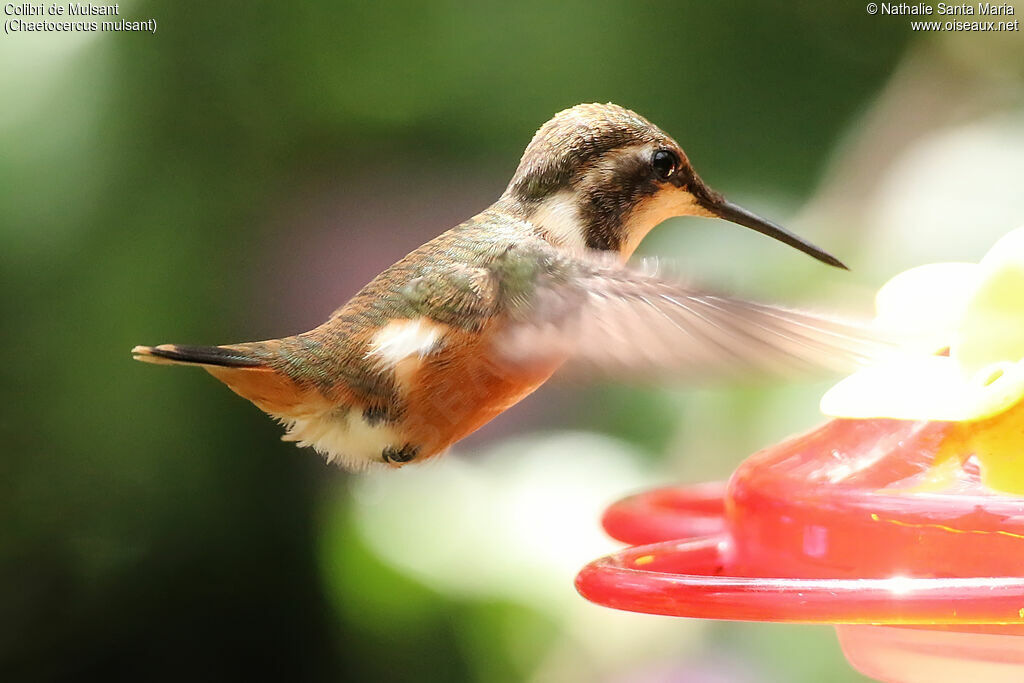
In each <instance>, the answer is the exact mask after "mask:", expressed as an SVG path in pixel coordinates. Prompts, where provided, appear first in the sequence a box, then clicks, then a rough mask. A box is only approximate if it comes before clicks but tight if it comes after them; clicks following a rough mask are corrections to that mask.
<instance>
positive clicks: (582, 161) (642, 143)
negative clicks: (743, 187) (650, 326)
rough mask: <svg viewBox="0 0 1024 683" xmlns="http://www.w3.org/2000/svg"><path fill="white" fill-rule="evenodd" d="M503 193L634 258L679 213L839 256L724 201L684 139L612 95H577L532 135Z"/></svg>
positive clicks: (594, 245)
mask: <svg viewBox="0 0 1024 683" xmlns="http://www.w3.org/2000/svg"><path fill="white" fill-rule="evenodd" d="M501 202H502V203H503V204H504V206H505V207H506V208H510V209H512V210H514V211H515V212H516V213H517V214H520V215H522V216H524V217H525V218H526V219H527V220H529V221H530V222H531V223H533V224H534V225H535V226H536V227H537V228H538V229H539V230H540V231H541V232H542V233H543V234H544V236H545V237H546V238H547V239H549V240H550V241H551V242H553V243H555V244H558V245H560V246H563V247H566V248H572V249H596V250H601V251H615V252H618V253H619V254H621V256H622V258H623V259H626V258H629V256H630V255H631V254H632V253H633V251H634V250H635V249H636V247H637V246H638V245H639V244H640V241H641V240H642V239H643V238H644V237H645V236H646V235H647V233H648V232H650V230H651V229H652V228H653V227H654V226H656V225H658V224H659V223H661V222H662V221H664V220H665V219H667V218H671V217H673V216H708V217H715V218H724V219H725V220H727V221H731V222H733V223H737V224H739V225H743V226H745V227H748V228H752V229H754V230H757V231H758V232H760V233H763V234H765V235H768V236H770V237H773V238H775V239H777V240H779V241H781V242H784V243H786V244H788V245H790V246H792V247H795V248H797V249H799V250H800V251H802V252H804V253H806V254H810V255H811V256H813V257H814V258H816V259H818V260H819V261H823V262H824V263H828V264H829V265H833V266H838V267H841V268H845V266H844V265H843V264H842V263H841V262H840V261H838V260H837V259H836V258H835V257H833V256H831V255H829V254H828V253H826V252H824V251H822V250H821V249H819V248H818V247H816V246H814V245H813V244H811V243H809V242H807V241H805V240H803V239H801V238H800V237H797V236H796V235H794V234H792V233H790V232H788V231H787V230H785V229H783V228H781V227H779V226H778V225H775V224H774V223H771V222H769V221H767V220H765V219H763V218H760V217H759V216H756V215H754V214H753V213H751V212H749V211H747V210H745V209H742V208H740V207H739V206H736V205H735V204H733V203H731V202H729V201H726V199H725V198H724V197H722V195H720V194H719V193H717V192H715V191H714V190H712V189H711V188H709V187H708V186H707V185H705V184H704V181H703V180H701V179H700V176H698V175H697V173H696V172H695V171H694V170H693V167H692V166H691V165H690V160H689V159H687V157H686V154H685V153H684V152H683V150H682V148H681V147H680V146H679V144H678V143H677V142H676V141H675V140H673V139H672V138H671V137H670V136H669V135H667V134H666V133H665V132H664V131H662V130H661V129H660V128H658V127H657V126H655V125H654V124H652V123H651V122H650V121H648V120H647V119H645V118H644V117H642V116H640V115H639V114H636V113H635V112H632V111H630V110H628V109H625V108H623V107H620V106H618V105H615V104H611V103H609V104H580V105H577V106H575V107H572V108H570V109H566V110H564V111H561V112H559V113H557V114H555V116H554V118H552V119H551V120H550V121H548V122H547V123H545V124H544V125H543V126H541V127H540V130H538V131H537V133H536V135H534V136H533V140H531V141H530V144H529V145H528V146H527V148H526V151H525V152H524V153H523V158H522V160H521V161H520V162H519V168H518V169H516V173H515V176H513V178H512V181H511V182H510V183H509V186H508V189H506V190H505V194H504V195H502V199H501Z"/></svg>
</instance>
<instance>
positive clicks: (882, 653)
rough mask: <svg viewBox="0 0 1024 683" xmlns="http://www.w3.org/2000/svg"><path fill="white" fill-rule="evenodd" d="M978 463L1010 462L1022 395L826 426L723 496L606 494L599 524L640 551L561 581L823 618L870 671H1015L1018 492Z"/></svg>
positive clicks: (769, 614)
mask: <svg viewBox="0 0 1024 683" xmlns="http://www.w3.org/2000/svg"><path fill="white" fill-rule="evenodd" d="M981 456H984V457H981ZM992 457H998V458H1002V459H1003V460H1002V462H1005V461H1006V460H1005V459H1006V458H1014V457H1020V458H1022V461H1024V403H1021V404H1018V405H1017V406H1016V407H1014V408H1012V409H1011V410H1009V411H1007V412H1005V413H1002V414H1000V415H997V416H996V417H994V418H991V419H988V420H985V421H978V422H909V421H898V420H851V419H840V420H832V421H831V422H828V423H826V424H825V425H823V426H821V427H819V428H818V429H816V430H814V431H812V432H810V433H808V434H805V435H803V436H799V437H795V438H792V439H790V440H788V441H785V442H783V443H781V444H779V445H776V446H772V447H770V448H768V449H765V450H763V451H761V452H759V453H757V454H755V455H754V456H752V457H751V458H750V459H748V460H747V461H746V462H745V463H744V464H742V465H741V466H740V467H739V469H737V471H736V472H735V473H734V474H733V476H732V479H731V480H730V481H729V484H728V487H727V488H726V487H724V486H723V485H721V484H717V485H713V484H710V485H709V484H705V485H701V486H697V487H684V488H678V489H659V490H655V491H651V492H649V493H644V494H640V495H638V496H633V497H631V498H627V499H626V500H623V501H621V502H619V503H616V504H615V505H613V506H612V507H611V508H610V509H609V510H608V511H607V513H606V514H605V517H604V524H605V528H606V529H607V530H608V532H609V533H610V534H611V535H612V536H614V537H615V538H617V539H620V540H622V541H625V542H627V543H639V544H643V545H637V546H635V547H631V548H627V549H625V550H623V551H621V552H619V553H616V554H614V555H610V556H608V557H605V558H602V559H599V560H597V561H595V562H592V563H591V564H589V565H587V566H586V567H585V568H584V569H583V570H582V571H581V572H580V574H579V576H578V577H577V579H576V586H577V588H578V590H579V592H580V593H581V594H582V595H583V596H584V597H586V598H587V599H588V600H591V601H593V602H596V603H599V604H602V605H606V606H608V607H615V608H617V609H623V610H629V611H634V612H646V613H650V614H664V615H671V616H682V617H698V618H703V619H740V620H749V621H775V622H802V623H816V624H835V625H836V629H837V631H838V634H839V639H840V643H841V645H842V647H843V651H844V652H845V654H846V656H847V658H848V659H849V660H850V662H851V663H852V664H853V666H854V667H856V668H857V669H858V670H860V671H861V672H862V673H865V674H867V675H869V676H872V677H875V678H878V679H881V680H887V681H927V682H929V683H933V682H941V681H963V680H967V678H968V677H974V678H975V680H983V681H986V682H991V681H1015V682H1020V681H1024V497H1022V496H1020V495H1017V494H1008V493H1003V492H999V491H995V490H993V489H992V488H990V487H988V486H986V485H985V484H984V483H983V481H982V478H983V469H984V468H983V465H982V462H983V461H985V458H992ZM1022 466H1024V464H1022ZM716 487H717V488H716Z"/></svg>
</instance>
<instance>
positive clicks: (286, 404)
mask: <svg viewBox="0 0 1024 683" xmlns="http://www.w3.org/2000/svg"><path fill="white" fill-rule="evenodd" d="M246 346H247V345H246V344H239V345H238V346H185V345H181V344H161V345H159V346H136V347H135V348H134V349H132V357H133V358H134V359H135V360H139V361H142V362H144V363H156V364H158V365H196V366H199V367H201V368H203V369H204V370H206V371H207V372H209V373H210V374H211V375H213V376H214V377H216V378H217V379H219V380H220V381H221V382H223V383H224V384H226V385H227V386H228V388H229V389H231V390H232V391H233V392H235V393H236V394H238V395H239V396H241V397H242V398H246V399H248V400H250V401H252V402H253V403H255V404H256V406H257V407H258V408H259V409H260V410H262V411H264V412H266V413H269V414H270V415H272V416H274V417H276V418H278V419H280V420H282V421H285V422H291V421H294V419H295V416H296V415H300V416H301V415H304V414H305V412H306V409H307V408H308V404H311V402H312V405H313V406H314V408H317V409H319V408H321V406H320V405H319V403H318V402H317V397H315V396H313V397H311V395H310V394H309V392H308V391H306V390H305V389H303V388H302V387H300V386H299V385H297V384H296V383H295V382H294V381H292V379H291V378H289V377H288V376H287V375H285V374H283V373H281V372H278V371H277V370H275V369H273V368H271V367H270V366H268V365H266V364H264V362H263V361H261V360H260V359H259V358H257V357H256V356H255V354H254V353H252V352H251V351H249V350H247V349H246ZM319 400H321V401H322V400H323V399H322V397H321V398H320V399H319Z"/></svg>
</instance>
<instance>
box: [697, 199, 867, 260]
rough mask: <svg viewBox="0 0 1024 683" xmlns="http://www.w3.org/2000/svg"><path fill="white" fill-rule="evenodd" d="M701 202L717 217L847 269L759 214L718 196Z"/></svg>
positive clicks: (829, 255) (821, 250)
mask: <svg viewBox="0 0 1024 683" xmlns="http://www.w3.org/2000/svg"><path fill="white" fill-rule="evenodd" d="M701 204H702V205H703V206H704V208H705V209H707V210H708V211H710V212H711V213H713V214H714V215H716V216H718V217H719V218H724V219H725V220H727V221H729V222H730V223H735V224H737V225H742V226H743V227H745V228H750V229H751V230H757V231H758V232H759V233H761V234H762V235H768V236H769V237H772V238H774V239H777V240H778V241H780V242H782V243H784V244H788V245H789V246H791V247H793V248H795V249H799V250H800V251H802V252H804V253H805V254H808V255H810V256H813V257H814V258H816V259H818V260H819V261H821V262H822V263H827V264H828V265H830V266H835V267H836V268H842V269H843V270H849V268H847V267H846V264H844V263H843V262H842V261H840V260H839V259H837V258H836V257H835V256H833V255H832V254H830V253H828V252H827V251H825V250H824V249H820V248H819V247H816V246H814V245H813V244H811V243H810V242H808V241H807V240H805V239H803V238H801V237H797V236H796V235H794V234H793V233H791V232H790V231H789V230H786V229H785V228H783V227H780V226H778V225H776V224H775V223H772V222H771V221H766V220H765V219H763V218H761V217H760V216H758V215H756V214H753V213H750V212H749V211H747V210H746V209H744V208H742V207H740V206H737V205H735V204H733V203H732V202H728V201H726V200H725V199H723V198H722V197H720V196H719V197H714V198H709V199H708V200H707V201H706V203H705V202H701Z"/></svg>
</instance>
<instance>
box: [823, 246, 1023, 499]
mask: <svg viewBox="0 0 1024 683" xmlns="http://www.w3.org/2000/svg"><path fill="white" fill-rule="evenodd" d="M876 307H877V311H878V315H877V317H876V319H875V324H876V325H877V327H878V329H879V331H880V332H881V333H882V334H883V335H885V336H887V337H890V338H895V339H897V340H899V341H900V346H901V350H900V351H899V352H897V353H894V354H892V355H891V356H890V357H888V358H886V359H884V360H882V361H880V362H879V363H877V364H875V365H871V366H868V367H865V368H863V369H861V370H859V371H857V372H856V373H854V374H853V375H851V376H849V377H847V378H846V379H844V380H842V381H841V382H839V383H838V384H836V385H835V386H834V387H832V388H831V389H830V390H829V391H828V392H827V393H826V394H825V395H824V396H823V397H822V399H821V411H822V412H823V413H825V414H826V415H831V416H834V417H844V418H861V419H866V418H894V419H899V420H922V421H943V422H956V423H961V424H959V425H956V426H955V427H954V428H953V432H952V433H951V434H950V437H951V438H950V439H948V443H947V444H945V445H946V446H947V448H944V449H943V450H945V451H947V452H948V453H949V457H954V454H953V451H958V452H959V451H962V452H963V454H968V453H969V454H973V455H974V456H975V457H976V458H977V460H978V462H979V463H980V464H981V466H982V480H983V482H984V483H985V484H986V485H988V486H989V487H991V488H993V489H997V490H1002V491H1008V492H1016V493H1024V403H1022V399H1024V228H1018V229H1017V230H1014V231H1013V232H1011V233H1009V234H1008V235H1006V236H1005V237H1003V238H1002V239H1001V240H999V241H998V242H997V243H996V244H995V246H993V247H992V249H991V250H990V251H989V252H988V254H986V255H985V257H984V258H983V259H982V260H981V262H980V263H977V264H974V263H936V264H931V265H926V266H921V267H918V268H914V269H912V270H908V271H906V272H905V273H901V274H900V275H897V276H896V277H895V278H893V279H892V280H890V281H889V282H888V283H886V284H885V285H884V286H883V287H882V288H881V289H880V290H879V292H878V296H877V298H876ZM1018 405H1020V408H1018V409H1015V410H1011V408H1014V406H1018ZM954 436H955V437H956V438H952V437H954ZM957 444H959V445H957ZM944 460H945V458H939V459H938V460H937V461H936V465H940V464H941V462H940V461H944Z"/></svg>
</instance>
